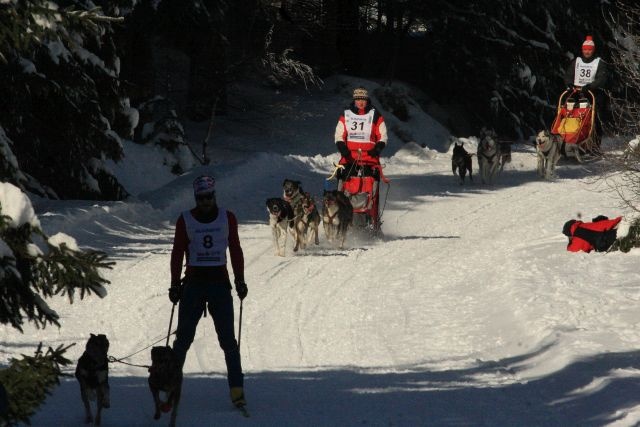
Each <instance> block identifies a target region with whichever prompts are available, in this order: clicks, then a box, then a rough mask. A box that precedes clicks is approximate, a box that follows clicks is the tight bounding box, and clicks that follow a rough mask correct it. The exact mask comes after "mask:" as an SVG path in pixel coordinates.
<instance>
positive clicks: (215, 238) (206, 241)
mask: <svg viewBox="0 0 640 427" xmlns="http://www.w3.org/2000/svg"><path fill="white" fill-rule="evenodd" d="M182 216H183V218H184V222H185V228H186V231H187V237H188V238H189V246H188V251H187V265H188V266H192V267H215V266H223V265H227V246H228V245H229V220H228V218H227V211H226V210H225V209H223V208H219V209H218V217H217V218H216V219H215V220H214V221H212V222H209V223H202V222H199V221H197V220H196V219H195V218H194V217H193V215H192V214H191V212H190V211H184V212H183V213H182Z"/></svg>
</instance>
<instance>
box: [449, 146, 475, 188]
mask: <svg viewBox="0 0 640 427" xmlns="http://www.w3.org/2000/svg"><path fill="white" fill-rule="evenodd" d="M451 169H452V170H453V175H456V171H457V172H458V177H459V181H460V185H462V184H464V178H465V176H466V175H467V171H469V180H471V182H473V171H472V162H471V154H469V153H468V152H467V150H465V149H464V144H458V143H457V142H454V146H453V154H452V155H451Z"/></svg>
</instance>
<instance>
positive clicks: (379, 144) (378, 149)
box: [367, 141, 385, 157]
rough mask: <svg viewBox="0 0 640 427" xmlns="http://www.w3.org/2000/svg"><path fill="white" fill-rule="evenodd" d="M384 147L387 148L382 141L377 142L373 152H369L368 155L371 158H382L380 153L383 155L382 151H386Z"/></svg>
mask: <svg viewBox="0 0 640 427" xmlns="http://www.w3.org/2000/svg"><path fill="white" fill-rule="evenodd" d="M384 147H385V143H384V142H382V141H378V142H376V146H375V147H373V148H372V149H371V150H369V151H367V153H368V154H369V155H370V156H371V157H378V156H380V153H382V150H384Z"/></svg>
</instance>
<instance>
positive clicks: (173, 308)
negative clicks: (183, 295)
mask: <svg viewBox="0 0 640 427" xmlns="http://www.w3.org/2000/svg"><path fill="white" fill-rule="evenodd" d="M175 310H176V303H173V307H171V318H170V319H169V331H168V332H167V342H166V343H165V344H164V346H165V347H169V337H170V336H171V324H172V323H173V312H174V311H175Z"/></svg>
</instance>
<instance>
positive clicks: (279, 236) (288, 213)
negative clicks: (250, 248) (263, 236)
mask: <svg viewBox="0 0 640 427" xmlns="http://www.w3.org/2000/svg"><path fill="white" fill-rule="evenodd" d="M267 212H269V226H270V227H271V234H272V236H273V244H274V246H275V248H276V251H275V254H276V255H278V256H284V253H285V247H286V245H287V229H292V228H293V225H294V221H293V219H294V214H293V209H292V208H291V205H290V204H289V203H288V202H286V201H285V200H284V199H281V198H279V197H278V198H276V197H274V198H271V199H267Z"/></svg>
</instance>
